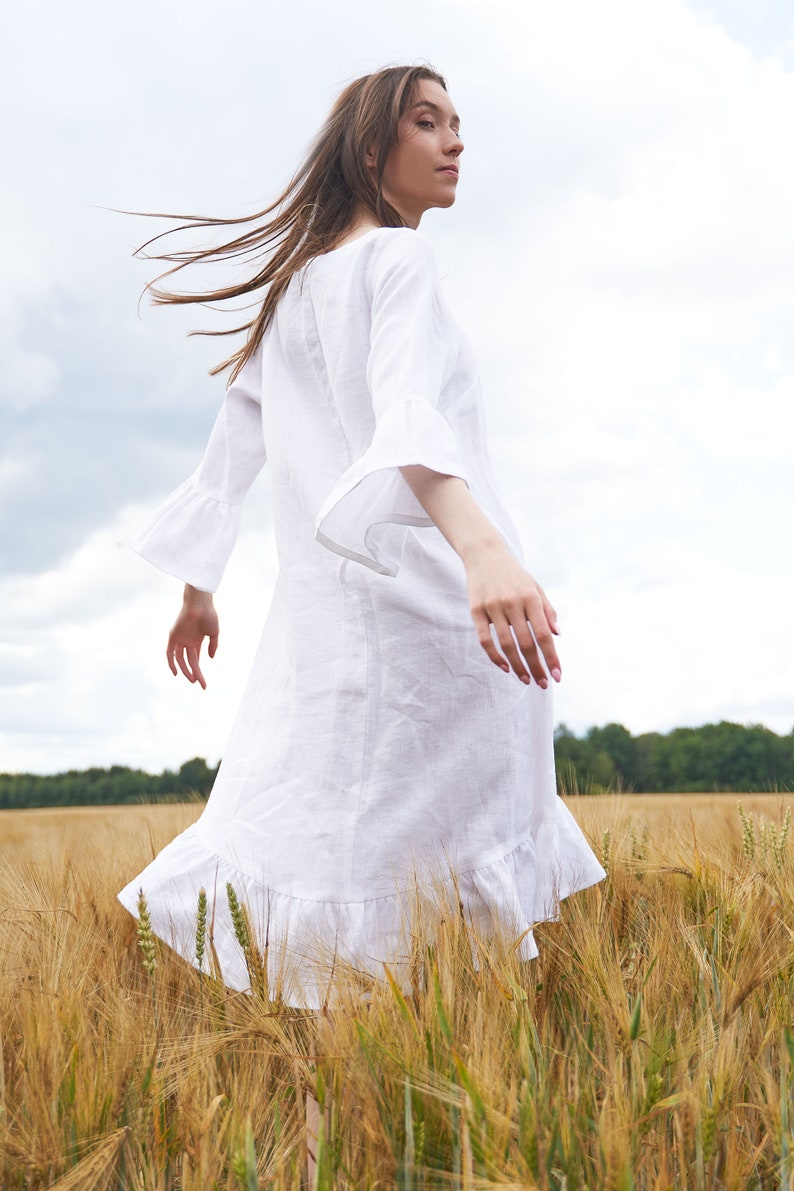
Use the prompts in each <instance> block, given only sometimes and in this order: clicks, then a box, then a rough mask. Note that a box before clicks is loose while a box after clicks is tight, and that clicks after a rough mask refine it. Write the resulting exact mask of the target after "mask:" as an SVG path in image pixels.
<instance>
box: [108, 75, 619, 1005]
mask: <svg viewBox="0 0 794 1191" xmlns="http://www.w3.org/2000/svg"><path fill="white" fill-rule="evenodd" d="M462 152H463V142H462V141H461V138H460V125H459V120H458V116H457V114H456V112H455V109H454V107H453V105H452V103H451V100H450V97H449V95H448V93H447V89H446V84H445V82H444V79H443V78H442V77H441V76H440V75H438V74H436V73H435V72H434V71H432V70H430V69H428V68H425V67H411V68H408V67H395V68H390V69H387V70H383V71H379V72H377V73H375V74H372V75H369V76H366V77H364V78H361V79H358V80H356V81H355V82H354V83H352V84H351V85H350V86H349V87H348V88H347V89H346V90H345V91H344V92H343V93H342V95H341V96H340V97H339V99H338V101H337V103H336V105H335V107H334V109H333V111H332V112H331V115H330V117H329V119H328V121H327V123H326V125H325V127H324V129H323V130H322V132H321V134H320V136H319V138H318V140H317V142H316V144H315V146H314V148H313V150H312V151H311V153H310V155H309V157H308V158H307V160H306V162H305V164H304V166H303V168H302V170H301V171H300V173H299V174H298V175H297V177H296V179H295V180H294V181H293V183H292V184H291V185H290V187H289V188H288V189H287V191H286V192H285V193H284V194H283V195H282V196H281V197H280V199H279V200H278V202H277V203H275V204H274V205H273V206H272V207H269V208H267V210H266V211H264V212H261V213H260V214H259V215H258V216H255V217H253V218H254V219H255V220H257V219H258V220H260V221H261V220H262V219H263V218H264V217H266V216H270V217H271V218H270V219H269V220H266V221H265V222H264V224H261V223H260V225H258V226H255V227H254V229H253V230H252V231H249V232H246V233H244V234H242V235H240V236H237V237H236V238H235V239H233V240H231V241H229V242H228V244H226V245H224V246H223V247H222V248H221V249H217V248H216V249H208V250H206V251H205V252H203V253H194V254H190V253H172V254H163V255H162V256H161V257H160V259H165V260H170V261H173V262H175V270H176V269H180V268H182V267H184V265H185V264H188V263H191V262H192V261H195V260H207V259H212V258H232V257H239V256H240V255H242V254H246V253H247V254H248V255H249V256H250V255H253V256H256V255H257V254H258V257H257V260H258V271H257V273H256V275H255V276H254V277H253V278H252V279H251V280H250V281H246V282H245V283H242V284H240V285H238V286H231V287H228V288H226V289H222V290H217V291H214V292H212V293H209V294H201V295H180V294H173V293H163V292H162V291H155V294H156V299H157V300H159V301H171V302H184V301H199V300H205V301H206V300H215V301H217V300H220V299H225V298H234V297H237V296H239V295H240V294H243V293H251V292H256V291H258V290H259V289H260V288H261V287H265V286H266V287H267V289H266V292H265V297H264V301H263V304H262V306H261V309H260V310H259V312H258V313H257V315H256V317H255V318H254V319H252V321H251V323H250V324H248V326H247V327H246V328H245V329H246V330H247V331H248V335H247V339H246V343H245V345H244V346H243V347H242V348H241V349H240V350H239V351H238V352H237V353H236V354H235V355H234V356H232V357H231V359H230V360H229V361H227V362H226V364H227V365H231V366H232V378H231V383H230V385H229V388H228V389H227V393H226V398H225V402H224V405H223V408H222V410H221V412H220V414H219V415H218V419H217V421H216V424H215V427H214V429H213V432H212V435H211V438H210V442H209V445H208V448H207V451H206V454H205V456H204V459H203V461H202V462H201V464H200V465H199V467H198V469H197V470H196V472H195V473H194V474H193V476H191V477H190V479H188V480H187V481H186V482H185V483H184V484H182V485H181V487H180V488H178V489H177V490H176V491H175V492H174V493H173V495H172V496H171V497H170V498H169V499H168V500H166V502H165V503H164V504H163V506H162V507H161V509H160V510H159V512H158V514H157V516H156V517H155V520H154V522H153V524H152V525H151V526H150V528H149V529H148V530H147V531H146V532H145V533H144V534H143V536H142V537H141V538H140V539H139V541H138V542H137V543H136V548H137V549H138V550H139V552H140V553H141V554H142V555H143V556H144V557H146V558H148V559H149V560H150V561H151V562H153V563H155V564H156V565H158V566H159V567H161V568H162V569H163V570H165V571H167V572H169V573H171V574H173V575H176V576H178V577H179V578H180V579H182V580H183V581H184V582H185V592H184V600H183V604H182V609H181V611H180V613H179V616H178V617H177V620H176V623H175V625H174V627H173V629H172V631H171V635H170V637H169V640H168V650H167V654H168V664H169V666H170V668H171V670H172V672H173V673H174V674H176V673H177V671H178V669H179V670H181V671H182V673H183V674H184V675H185V677H186V678H187V679H188V680H189V681H190V682H198V683H200V684H201V686H202V687H203V686H204V685H205V680H204V675H203V672H202V667H201V649H202V645H203V643H204V640H205V638H206V639H207V640H208V645H209V649H208V652H209V656H210V657H213V656H214V654H215V651H216V648H217V643H218V620H217V616H216V614H215V610H214V607H213V600H212V594H211V593H212V592H213V591H215V589H216V588H217V585H218V582H219V580H220V577H221V574H222V571H223V568H224V565H225V563H226V560H227V558H228V556H229V552H230V551H231V548H232V546H233V543H234V539H235V536H236V533H237V528H238V522H239V507H240V504H241V502H242V500H243V497H244V495H245V493H246V491H247V489H248V487H249V486H250V484H251V482H252V481H253V479H254V477H255V476H256V474H257V473H258V472H259V470H260V469H261V467H262V466H263V464H264V462H265V457H266V455H267V459H268V463H269V473H270V480H271V485H272V503H273V518H274V524H275V532H276V541H277V546H278V554H279V562H280V574H279V578H278V582H277V584H276V588H275V592H274V595H273V602H272V607H271V610H270V613H269V616H268V620H267V623H266V626H265V630H264V634H263V637H262V641H261V644H260V647H259V650H258V653H257V655H256V658H255V661H254V665H253V671H252V674H251V677H250V680H249V683H248V686H247V688H246V692H245V695H244V697H243V702H242V706H241V709H240V712H239V715H238V718H237V720H236V722H235V725H234V727H233V730H232V734H231V738H230V740H229V743H228V746H227V748H226V752H225V755H224V759H223V763H222V765H221V767H220V770H219V773H218V777H217V780H216V783H215V786H214V788H213V790H212V793H211V795H210V798H209V802H208V803H207V807H206V809H205V811H204V812H203V814H202V815H201V817H200V819H199V820H198V822H197V823H196V824H195V825H194V826H192V827H190V828H189V829H188V830H187V831H185V832H184V833H183V834H181V835H180V836H179V837H178V838H177V839H175V840H174V841H173V842H172V843H171V844H170V845H169V846H168V847H167V848H165V849H164V851H163V852H161V853H160V855H159V856H158V857H157V858H156V859H155V860H154V861H153V862H152V863H151V864H150V865H149V866H148V868H146V869H145V870H144V872H143V873H142V874H141V875H140V876H137V877H135V878H134V880H132V881H131V882H130V883H129V885H127V887H126V888H125V889H124V890H123V891H122V893H121V894H120V895H119V896H120V899H121V901H122V902H123V904H124V905H125V906H126V907H127V908H128V909H129V910H131V911H132V912H133V913H136V908H137V901H138V894H139V890H141V889H142V890H143V892H144V894H145V897H146V901H147V904H148V907H149V911H150V914H151V918H152V922H153V925H154V928H155V930H156V932H157V933H158V934H160V935H161V936H162V937H163V938H165V939H166V940H167V941H168V942H170V943H171V944H172V945H173V946H174V947H176V948H177V950H179V951H180V952H181V953H182V954H183V955H184V956H185V957H186V958H187V959H189V960H192V961H193V962H195V958H194V946H195V944H194V939H195V920H196V904H197V897H198V893H199V890H200V889H202V888H203V889H205V890H206V892H207V896H208V899H209V902H210V914H211V917H212V922H213V942H214V949H215V950H214V954H215V959H216V962H217V964H218V967H219V970H220V973H221V975H222V978H223V979H224V981H225V982H226V983H227V984H228V985H230V986H232V987H235V988H247V987H248V986H249V983H250V973H249V971H248V970H247V968H246V964H245V960H244V958H243V955H242V952H241V950H240V947H239V945H238V942H237V941H236V940H235V937H234V929H233V924H232V921H231V916H230V910H229V905H228V903H227V893H226V890H227V885H228V886H231V887H232V888H233V890H234V893H235V894H236V896H237V897H238V898H239V899H240V901H242V902H244V903H245V905H246V907H247V911H248V915H249V919H250V921H251V923H252V925H253V927H254V929H255V932H256V934H257V937H258V941H259V947H260V949H262V950H264V949H265V943H267V951H266V954H267V961H266V962H267V966H268V979H269V982H270V987H271V988H274V987H275V986H276V984H278V985H279V988H280V993H281V995H282V997H283V998H284V1000H285V1001H286V1002H287V1003H288V1004H292V1005H296V1006H302V1007H306V1008H317V1007H319V1006H321V1005H322V1004H323V1003H324V1002H325V1001H326V998H327V996H328V985H327V969H326V968H324V967H323V966H322V965H320V964H318V963H317V959H318V956H322V958H325V956H324V955H322V952H323V945H325V947H326V948H327V949H328V950H329V951H330V952H332V953H333V955H334V956H335V957H336V959H337V960H341V961H344V962H345V963H347V964H350V965H352V966H353V967H354V968H355V969H356V970H358V971H361V972H364V973H368V974H369V975H371V976H376V977H377V976H380V975H382V974H383V963H384V961H385V962H387V963H389V964H390V965H393V966H394V969H395V970H397V973H398V977H400V978H404V976H405V973H404V972H402V970H401V969H400V964H401V962H404V961H405V958H406V947H405V943H404V939H403V937H402V931H403V929H404V926H405V919H406V914H407V912H408V908H409V902H410V890H411V888H412V884H414V883H415V882H416V881H417V880H418V882H419V887H420V888H422V882H423V881H425V882H428V883H429V882H430V880H431V878H432V877H433V876H434V875H437V874H438V873H439V872H442V873H445V875H446V879H447V880H448V881H454V882H455V883H456V888H457V891H458V894H459V896H460V899H461V901H462V904H463V908H464V912H465V913H466V915H467V916H469V917H471V918H472V919H473V920H474V921H475V922H476V923H477V925H478V928H479V929H485V928H487V925H488V923H489V922H490V921H491V920H492V918H493V917H495V918H498V919H499V920H500V921H501V922H502V923H503V924H506V925H507V926H508V927H509V928H511V929H512V930H513V931H515V934H516V938H519V937H520V936H523V937H522V938H521V942H520V945H519V953H520V954H521V955H522V957H523V958H525V959H531V958H533V957H534V956H535V955H537V954H538V949H537V945H536V944H535V941H534V939H533V936H532V931H531V927H532V924H533V923H534V922H537V921H540V920H544V919H550V918H556V917H558V916H559V899H560V898H563V897H566V896H568V895H569V894H570V893H573V892H574V891H576V890H579V889H583V888H585V887H587V886H589V885H592V884H594V883H595V882H597V881H600V880H601V879H602V878H603V877H605V876H606V873H605V871H604V869H603V868H602V867H601V865H600V864H599V863H598V860H597V859H596V857H595V856H594V854H593V852H592V851H591V849H590V848H589V846H588V844H587V842H586V840H585V838H584V836H583V834H582V832H581V831H580V829H579V827H578V826H577V824H576V823H575V821H574V819H573V817H572V816H571V814H570V812H569V811H568V809H567V807H566V806H565V805H564V803H563V801H562V800H561V799H560V798H558V797H557V795H556V789H555V778H554V760H553V737H552V732H553V720H552V697H551V689H550V679H553V680H554V681H559V680H560V663H559V659H558V656H557V652H556V648H555V644H554V636H555V635H556V633H557V623H556V614H555V612H554V609H553V608H552V607H551V605H550V603H549V601H548V599H547V598H546V596H545V594H544V592H543V590H542V588H541V587H540V586H539V584H538V583H537V582H536V581H535V579H534V578H532V576H531V575H530V574H529V573H528V572H527V571H526V570H525V569H524V567H523V565H522V563H521V562H520V561H519V560H520V557H521V554H520V547H519V544H518V542H517V540H516V534H515V530H514V528H513V525H512V523H511V522H510V520H509V518H508V516H507V514H506V513H505V511H504V509H503V507H502V504H501V501H500V499H499V496H498V493H497V491H496V488H495V485H494V482H493V479H492V475H491V470H490V465H489V462H488V458H487V454H486V448H485V441H484V432H483V424H482V415H481V408H480V399H479V387H478V381H477V374H476V370H475V366H474V362H473V360H472V357H471V353H470V350H469V348H468V346H467V344H466V341H465V339H464V337H463V335H462V333H461V331H460V330H459V328H458V327H457V325H456V324H455V322H454V321H453V319H452V317H451V315H450V314H449V311H448V310H447V307H446V304H445V301H444V297H443V294H442V289H441V286H440V283H439V279H438V276H437V273H436V267H435V263H434V259H433V253H432V250H431V248H430V245H429V243H428V241H427V240H426V239H425V238H424V237H423V236H422V235H421V233H419V232H418V231H417V228H418V226H419V223H420V220H421V218H422V215H423V214H424V212H425V211H426V210H428V209H430V208H431V207H449V206H451V205H452V204H453V203H454V201H455V194H456V190H457V186H458V182H459V171H460V157H461V153H462ZM276 210H278V214H277V215H275V216H273V212H274V211H276ZM196 222H197V221H196V220H193V221H192V222H191V223H190V224H188V226H194V225H195V223H196ZM199 222H200V221H199ZM204 226H214V225H213V224H209V223H205V224H204ZM274 246H275V247H274ZM265 249H268V250H269V255H267V256H266V258H265V263H264V264H262V253H263V251H264V250H265ZM175 270H171V271H172V272H173V271H175ZM221 367H223V366H221ZM472 622H473V623H472Z"/></svg>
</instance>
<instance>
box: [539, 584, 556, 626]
mask: <svg viewBox="0 0 794 1191" xmlns="http://www.w3.org/2000/svg"><path fill="white" fill-rule="evenodd" d="M538 591H539V592H540V598H541V600H542V601H543V613H544V615H545V617H546V620H547V621H548V622H549V628H550V629H551V631H552V632H553V633H554V635H555V637H559V635H560V626H559V622H558V620H557V611H556V609H555V607H554V605H553V604H551V603H549V599H548V596H547V595H546V593H545V591H544V590H543V588H542V587H539V588H538Z"/></svg>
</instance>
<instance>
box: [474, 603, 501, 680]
mask: <svg viewBox="0 0 794 1191" xmlns="http://www.w3.org/2000/svg"><path fill="white" fill-rule="evenodd" d="M471 617H472V620H473V621H474V624H475V627H476V629H477V639H478V641H479V642H480V645H481V646H482V647H483V649H484V650H485V652H486V653H487V654H488V657H489V658H490V659H491V661H492V662H493V664H494V665H495V666H498V667H499V669H500V670H504V672H505V674H509V673H510V667H509V666H508V664H507V662H506V661H505V659H504V658H503V657H502V655H501V654H500V652H499V650H498V649H497V648H496V646H495V645H494V641H493V637H492V636H491V622H490V620H489V619H488V617H487V616H486V614H485V612H484V611H483V610H482V608H475V609H473V610H472V614H471Z"/></svg>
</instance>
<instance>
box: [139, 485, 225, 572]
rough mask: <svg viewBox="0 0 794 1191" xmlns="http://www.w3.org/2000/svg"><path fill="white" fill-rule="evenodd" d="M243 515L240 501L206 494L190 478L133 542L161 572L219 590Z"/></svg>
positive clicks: (168, 499) (162, 505)
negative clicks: (220, 498) (219, 498)
mask: <svg viewBox="0 0 794 1191" xmlns="http://www.w3.org/2000/svg"><path fill="white" fill-rule="evenodd" d="M241 515H242V507H241V505H238V504H230V503H229V502H228V501H223V500H216V499H214V498H213V497H211V496H207V495H206V494H205V493H203V492H201V491H200V489H199V488H198V487H197V486H196V482H195V479H194V477H192V476H191V477H190V478H189V479H187V480H185V482H184V484H180V486H179V487H178V488H177V489H175V491H174V492H172V493H171V495H170V496H169V497H168V498H167V499H166V500H164V501H163V503H162V504H161V505H160V507H159V508H158V510H157V513H156V514H155V518H154V520H153V521H152V523H151V524H150V525H149V526H148V528H147V529H145V530H144V531H143V532H142V533H139V534H138V535H137V536H136V537H134V538H133V540H132V543H131V545H132V548H133V550H134V551H135V552H136V554H140V556H141V557H142V558H145V559H146V560H147V562H151V563H153V564H154V566H156V567H159V568H160V570H161V571H165V572H166V573H167V574H169V575H173V576H174V577H175V578H177V579H181V580H182V581H183V583H190V584H191V586H192V587H197V588H199V590H201V591H212V592H214V591H217V589H218V585H219V583H220V581H221V576H222V575H223V572H224V569H225V567H226V564H227V562H228V561H229V555H230V554H231V552H232V549H233V547H234V544H235V542H236V540H237V535H238V533H239V530H240V519H241Z"/></svg>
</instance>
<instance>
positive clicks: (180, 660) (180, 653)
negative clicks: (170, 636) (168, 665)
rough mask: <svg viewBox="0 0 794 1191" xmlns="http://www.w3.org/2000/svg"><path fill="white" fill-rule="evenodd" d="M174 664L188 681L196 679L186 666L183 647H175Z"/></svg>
mask: <svg viewBox="0 0 794 1191" xmlns="http://www.w3.org/2000/svg"><path fill="white" fill-rule="evenodd" d="M176 664H177V666H179V669H180V670H181V671H182V673H183V674H184V676H185V678H186V679H187V680H188V682H195V681H196V680H195V679H194V677H193V675H192V674H191V672H190V670H189V668H188V665H187V662H186V661H185V650H184V647H183V648H181V649H177V651H176Z"/></svg>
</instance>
